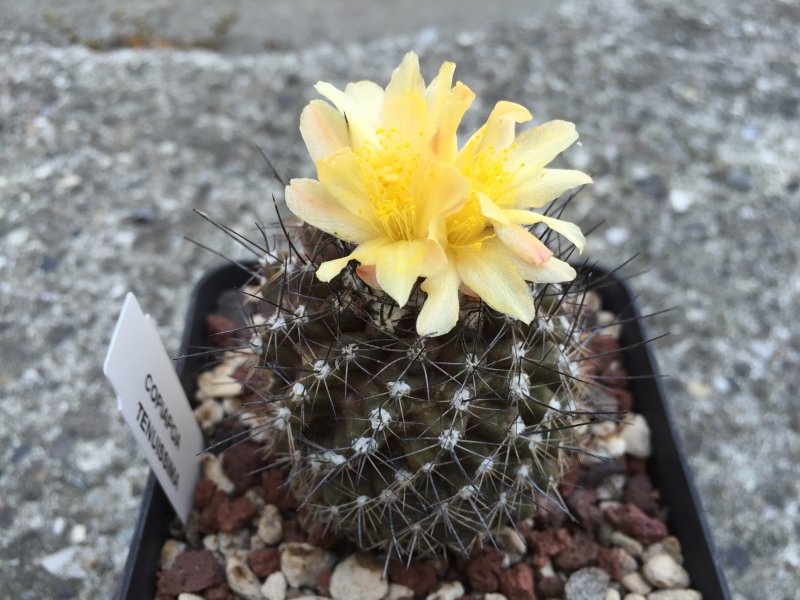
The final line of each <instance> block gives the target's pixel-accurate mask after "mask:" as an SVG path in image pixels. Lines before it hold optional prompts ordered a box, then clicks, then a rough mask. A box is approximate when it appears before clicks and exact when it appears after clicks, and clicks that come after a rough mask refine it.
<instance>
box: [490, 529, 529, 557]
mask: <svg viewBox="0 0 800 600" xmlns="http://www.w3.org/2000/svg"><path fill="white" fill-rule="evenodd" d="M497 544H498V545H499V546H500V549H501V550H503V551H504V552H507V553H508V554H516V555H524V554H525V553H526V552H527V551H528V546H527V544H526V543H525V540H524V539H523V538H522V536H521V535H520V534H519V533H518V532H517V530H516V529H514V528H513V527H503V528H502V529H501V530H500V531H499V533H498V534H497Z"/></svg>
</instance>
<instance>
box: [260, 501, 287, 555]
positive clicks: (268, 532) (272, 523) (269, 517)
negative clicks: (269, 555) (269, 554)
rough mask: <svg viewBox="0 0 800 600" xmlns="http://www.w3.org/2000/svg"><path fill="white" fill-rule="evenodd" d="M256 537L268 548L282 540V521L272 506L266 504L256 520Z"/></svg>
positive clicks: (277, 511) (276, 509)
mask: <svg viewBox="0 0 800 600" xmlns="http://www.w3.org/2000/svg"><path fill="white" fill-rule="evenodd" d="M258 536H259V537H260V538H261V539H262V540H264V543H265V544H267V545H268V546H274V545H275V544H279V543H281V541H282V540H283V519H282V518H281V513H280V511H279V510H278V507H277V506H275V505H274V504H267V505H266V506H265V507H264V511H263V512H262V514H261V516H260V517H259V518H258Z"/></svg>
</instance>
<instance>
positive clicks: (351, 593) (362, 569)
mask: <svg viewBox="0 0 800 600" xmlns="http://www.w3.org/2000/svg"><path fill="white" fill-rule="evenodd" d="M330 590H331V591H330V594H331V596H332V597H333V598H334V600H380V599H381V598H383V597H384V596H385V595H386V593H387V592H388V591H389V582H388V581H387V580H386V578H385V577H384V576H383V562H382V561H380V560H378V558H376V557H375V556H373V555H371V554H366V553H359V554H353V555H352V556H349V557H347V558H346V559H344V560H343V561H342V562H340V563H339V564H338V565H336V568H335V569H334V570H333V575H332V576H331V585H330Z"/></svg>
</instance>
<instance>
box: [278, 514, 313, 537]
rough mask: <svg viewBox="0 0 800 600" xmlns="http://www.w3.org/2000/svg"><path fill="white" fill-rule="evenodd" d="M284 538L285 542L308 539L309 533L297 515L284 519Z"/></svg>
mask: <svg viewBox="0 0 800 600" xmlns="http://www.w3.org/2000/svg"><path fill="white" fill-rule="evenodd" d="M283 540H284V541H285V542H307V541H308V533H307V532H306V530H305V529H304V528H303V526H302V525H301V524H300V522H299V521H298V520H297V517H291V518H289V519H284V520H283Z"/></svg>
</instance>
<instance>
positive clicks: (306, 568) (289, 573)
mask: <svg viewBox="0 0 800 600" xmlns="http://www.w3.org/2000/svg"><path fill="white" fill-rule="evenodd" d="M335 561H336V557H335V556H334V555H333V554H332V553H330V552H328V551H327V550H323V549H322V548H318V547H317V546H312V545H311V544H305V543H302V542H290V543H288V544H284V545H283V547H282V548H281V571H283V574H284V575H285V576H286V581H287V582H288V583H289V585H290V586H291V587H295V588H299V587H303V586H310V587H313V586H314V585H316V583H317V576H318V575H319V574H320V573H322V572H323V571H327V570H328V569H330V568H331V567H332V566H333V563H334V562H335Z"/></svg>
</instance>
